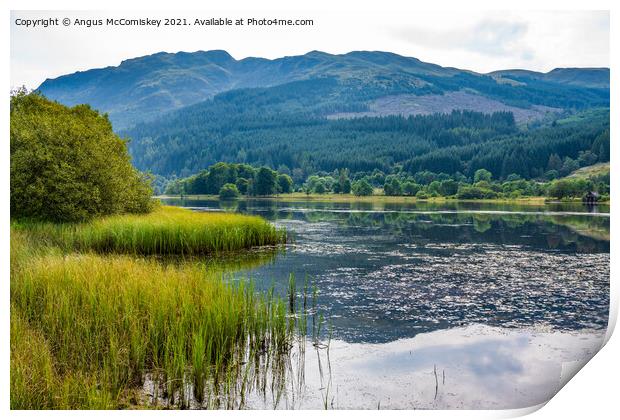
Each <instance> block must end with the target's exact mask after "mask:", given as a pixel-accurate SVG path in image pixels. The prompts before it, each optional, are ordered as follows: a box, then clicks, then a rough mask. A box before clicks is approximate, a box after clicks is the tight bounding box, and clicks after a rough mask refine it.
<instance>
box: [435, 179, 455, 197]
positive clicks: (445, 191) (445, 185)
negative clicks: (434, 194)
mask: <svg viewBox="0 0 620 420" xmlns="http://www.w3.org/2000/svg"><path fill="white" fill-rule="evenodd" d="M458 189H459V184H458V183H457V182H456V181H455V180H453V179H446V180H445V181H441V184H439V194H441V195H443V196H444V197H447V196H450V195H454V194H456V192H457V191H458Z"/></svg>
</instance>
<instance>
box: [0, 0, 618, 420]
mask: <svg viewBox="0 0 620 420" xmlns="http://www.w3.org/2000/svg"><path fill="white" fill-rule="evenodd" d="M7 3H8V4H7ZM4 4H6V6H5V7H4V10H3V12H4V13H3V19H2V23H1V25H2V42H1V43H0V45H1V47H0V48H2V57H4V59H5V61H4V65H3V66H2V67H1V68H0V74H1V75H2V79H3V80H4V86H5V95H6V93H7V92H8V90H9V89H10V79H9V71H10V69H9V63H10V10H11V9H13V10H52V9H53V10H101V9H104V8H105V9H108V10H114V9H118V10H199V9H202V10H212V11H217V10H229V11H237V10H239V11H242V10H247V9H256V8H260V9H262V10H284V11H299V12H301V11H312V10H325V11H330V10H332V11H335V10H341V11H348V10H366V11H379V10H390V9H392V10H458V9H467V10H498V9H500V10H501V9H511V10H611V40H612V41H611V42H612V44H611V45H614V42H613V40H614V39H618V36H619V35H620V33H619V31H618V30H617V26H616V25H617V24H618V19H617V15H616V12H617V10H614V9H618V7H616V4H617V2H612V1H599V0H590V1H588V2H578V1H574V0H563V1H561V0H552V1H551V0H545V1H542V0H521V1H520V2H518V3H510V4H507V3H498V2H497V1H488V0H470V1H467V2H462V1H460V2H457V1H447V0H434V1H433V2H432V4H428V3H426V2H425V3H423V4H420V5H416V3H415V2H414V1H390V0H382V1H381V2H377V1H368V0H358V1H355V2H350V3H347V2H340V3H337V2H336V1H333V0H313V1H307V2H306V3H303V4H297V3H293V2H291V1H278V0H261V1H260V4H259V3H257V2H252V1H246V2H243V1H239V0H221V1H220V2H217V3H216V2H213V3H211V4H208V3H207V2H205V1H203V2H199V1H188V0H175V1H173V2H171V1H165V2H164V1H158V2H156V1H148V0H138V1H133V2H128V1H127V0H107V1H106V2H105V3H99V4H97V5H98V6H99V7H85V2H84V1H83V0H82V1H79V0H56V1H54V2H53V4H52V2H50V1H45V0H23V1H16V0H9V1H8V2H5V3H4ZM619 13H620V12H619ZM610 54H611V57H610V63H611V68H612V72H611V78H612V90H611V94H612V109H613V106H614V104H615V102H616V99H617V94H618V86H620V84H619V80H618V75H617V73H616V72H615V69H616V68H617V60H618V56H617V54H614V51H613V48H612V49H611V51H610ZM7 99H8V98H6V97H5V100H4V101H2V112H3V118H2V119H1V120H0V123H1V124H2V131H1V132H2V139H3V144H4V152H3V153H0V162H1V163H0V165H1V167H2V172H1V173H0V179H1V185H2V187H1V188H2V193H3V199H2V200H0V212H1V214H2V218H3V220H4V224H3V225H2V227H1V231H0V232H1V233H0V237H1V239H0V251H1V253H0V270H1V273H2V282H1V284H2V287H1V288H0V293H1V296H2V304H0V316H1V319H2V323H1V324H0V328H1V336H0V337H2V339H0V343H1V344H0V354H1V355H2V358H1V359H2V363H1V364H0V370H1V372H2V375H1V377H0V390H1V391H0V401H1V403H0V408H1V409H2V412H3V414H8V415H9V416H11V417H15V418H30V417H31V416H32V417H34V416H49V417H51V418H65V417H69V418H77V417H80V416H83V415H85V414H86V415H88V416H89V417H90V416H93V417H95V418H104V416H105V417H108V416H113V417H126V416H131V417H146V416H148V417H149V418H153V417H159V418H162V417H166V418H169V417H170V416H172V417H177V416H183V417H195V416H201V418H202V417H203V416H209V417H215V418H223V417H226V418H230V417H234V418H249V417H250V416H251V417H253V418H254V417H260V418H283V417H284V416H292V415H294V416H296V417H301V418H310V417H314V416H316V415H321V416H326V417H333V418H336V417H337V418H344V417H345V416H346V417H348V416H350V415H353V416H355V417H358V418H360V419H366V418H368V419H370V418H375V417H376V415H377V413H375V412H374V411H354V412H351V411H340V412H318V411H301V412H297V413H291V412H286V411H283V412H271V411H267V412H256V411H252V412H209V413H205V412H180V411H170V412H150V411H149V412H145V411H133V412H121V411H106V412H89V413H83V412H10V411H9V392H8V390H9V383H10V382H9V340H8V338H9V239H8V238H9V223H8V222H9V197H10V196H9V153H8V150H7V148H8V144H9V136H8V133H9V117H8V115H9V101H8V100H7ZM618 128H619V127H618V115H617V113H614V112H613V111H612V112H611V132H612V134H614V136H613V137H614V138H613V139H612V142H611V143H612V145H611V156H612V161H617V160H618V156H617V155H618V153H619V150H620V148H619V147H618V146H617V145H615V142H616V141H617V140H616V138H615V137H617V136H615V133H617V132H618ZM619 176H620V175H619V173H618V172H617V171H615V170H614V171H612V189H614V190H615V188H614V187H615V185H617V182H618V178H619ZM614 197H615V195H614ZM611 212H612V218H611V236H612V237H614V238H615V237H616V233H617V228H616V223H615V222H614V221H615V220H616V217H617V216H616V215H615V214H614V213H616V211H615V206H613V207H612V211H611ZM617 248H618V247H617V246H615V241H613V242H612V246H611V277H612V282H611V320H610V329H609V331H608V338H609V336H610V334H611V331H612V330H613V326H614V325H615V322H616V318H617V312H618V281H613V276H614V274H615V273H617V272H619V271H618V270H617V266H618V264H617V263H616V261H617V258H616V254H617ZM616 335H617V334H616ZM617 354H620V342H619V339H618V338H617V337H616V336H613V337H611V339H610V340H609V342H608V343H607V345H606V346H605V347H604V348H603V349H602V350H601V351H600V352H599V354H597V355H596V356H595V357H594V359H592V360H591V361H590V362H589V363H588V364H587V365H586V366H585V367H584V368H583V370H582V371H580V372H579V373H578V374H577V375H576V377H575V378H574V379H572V380H571V381H570V382H569V383H568V384H567V385H566V386H565V387H564V389H562V390H561V391H560V392H559V393H558V395H556V396H555V397H554V398H553V399H552V400H551V401H550V402H549V403H548V404H547V405H546V406H545V407H544V408H542V409H540V410H538V411H536V410H537V409H538V408H540V407H533V408H530V409H523V410H507V411H415V412H411V411H390V412H389V413H383V414H381V415H382V416H385V415H387V416H389V417H393V418H403V419H404V418H410V417H411V416H415V417H425V418H439V419H444V418H471V419H480V418H504V417H514V416H520V415H524V414H528V413H531V412H532V411H535V413H534V414H532V415H531V418H537V419H545V418H557V417H561V418H566V419H572V418H575V419H582V418H584V417H586V416H593V418H601V419H603V418H612V417H614V415H617V413H618V412H619V411H618V406H619V404H618V399H617V398H618V397H617V388H616V386H617V384H618V381H619V379H618V378H619V376H620V375H619V373H620V369H619V366H620V362H618V358H617V357H616V355H617ZM612 413H613V414H612Z"/></svg>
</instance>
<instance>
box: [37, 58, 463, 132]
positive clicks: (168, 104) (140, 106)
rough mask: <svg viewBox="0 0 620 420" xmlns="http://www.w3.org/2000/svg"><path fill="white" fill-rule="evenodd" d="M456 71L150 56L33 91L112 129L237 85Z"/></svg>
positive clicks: (409, 65) (371, 63)
mask: <svg viewBox="0 0 620 420" xmlns="http://www.w3.org/2000/svg"><path fill="white" fill-rule="evenodd" d="M455 72H456V70H454V69H446V68H443V67H440V66H437V65H434V64H428V63H424V62H422V61H420V60H418V59H415V58H409V57H402V56H399V55H397V54H392V53H384V52H364V51H358V52H351V53H349V54H344V55H331V54H327V53H323V52H319V51H312V52H310V53H308V54H305V55H302V56H294V57H283V58H278V59H275V60H268V59H264V58H254V57H250V58H245V59H243V60H235V59H234V58H233V57H231V56H230V54H228V53H227V52H226V51H221V50H214V51H198V52H194V53H186V52H179V53H176V54H171V53H164V52H161V53H157V54H153V55H149V56H145V57H138V58H133V59H130V60H125V61H123V62H121V64H120V65H119V66H117V67H106V68H102V69H93V70H88V71H83V72H77V73H73V74H69V75H65V76H61V77H58V78H55V79H47V80H45V82H43V83H42V84H41V86H39V88H38V90H39V91H41V92H42V93H43V94H44V95H46V96H47V97H49V98H51V99H55V100H57V101H59V102H61V103H63V104H66V105H75V104H79V103H89V104H91V105H92V106H93V107H94V108H96V109H99V110H100V111H103V112H107V113H108V114H109V116H110V119H111V120H112V121H113V122H114V125H115V127H117V128H122V127H126V126H128V125H130V124H131V123H133V122H136V121H142V120H147V119H152V118H154V117H156V116H158V115H160V114H162V113H165V112H168V111H170V110H174V109H178V108H181V107H183V106H186V105H191V104H193V103H196V102H199V101H202V100H205V99H208V98H210V97H212V96H213V95H215V94H217V93H219V92H223V91H227V90H231V89H237V88H244V87H265V86H273V85H278V84H282V83H287V82H291V81H295V80H303V79H310V78H314V77H325V76H335V77H340V78H356V79H359V80H368V79H371V78H376V77H397V75H400V76H399V77H404V78H405V79H406V80H407V81H408V82H409V83H413V84H423V83H424V82H422V81H421V80H419V79H417V78H416V77H415V76H414V75H413V74H411V73H415V74H423V75H436V76H449V75H452V74H454V73H455Z"/></svg>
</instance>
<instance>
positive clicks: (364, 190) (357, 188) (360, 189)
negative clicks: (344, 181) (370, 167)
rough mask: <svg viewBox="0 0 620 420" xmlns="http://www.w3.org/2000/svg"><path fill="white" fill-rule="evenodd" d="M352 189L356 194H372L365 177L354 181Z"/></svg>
mask: <svg viewBox="0 0 620 420" xmlns="http://www.w3.org/2000/svg"><path fill="white" fill-rule="evenodd" d="M352 190H353V194H355V195H357V196H368V195H372V193H373V188H372V185H370V183H369V182H368V181H367V180H366V179H361V180H359V181H356V182H354V183H353V186H352Z"/></svg>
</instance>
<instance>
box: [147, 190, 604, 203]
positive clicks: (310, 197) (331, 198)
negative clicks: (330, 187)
mask: <svg viewBox="0 0 620 420" xmlns="http://www.w3.org/2000/svg"><path fill="white" fill-rule="evenodd" d="M153 198H156V199H190V200H218V201H220V198H219V196H218V195H215V194H213V195H210V194H188V195H167V194H162V195H157V196H154V197H153ZM291 199H293V200H306V201H316V202H334V203H394V204H398V203H403V204H406V203H433V204H443V203H485V204H522V205H538V206H540V205H546V204H579V203H583V202H582V201H581V199H575V200H563V201H560V200H553V199H552V198H551V197H542V196H536V197H523V198H499V199H498V198H493V199H469V200H463V199H458V198H447V197H432V198H428V199H424V200H421V199H418V198H416V197H411V196H386V195H370V196H356V195H353V194H305V193H290V194H278V195H269V196H240V197H239V198H238V199H237V200H274V201H285V200H291ZM231 201H234V200H231ZM610 203H611V202H610V201H601V202H598V203H597V204H600V205H607V206H609V205H610Z"/></svg>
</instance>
